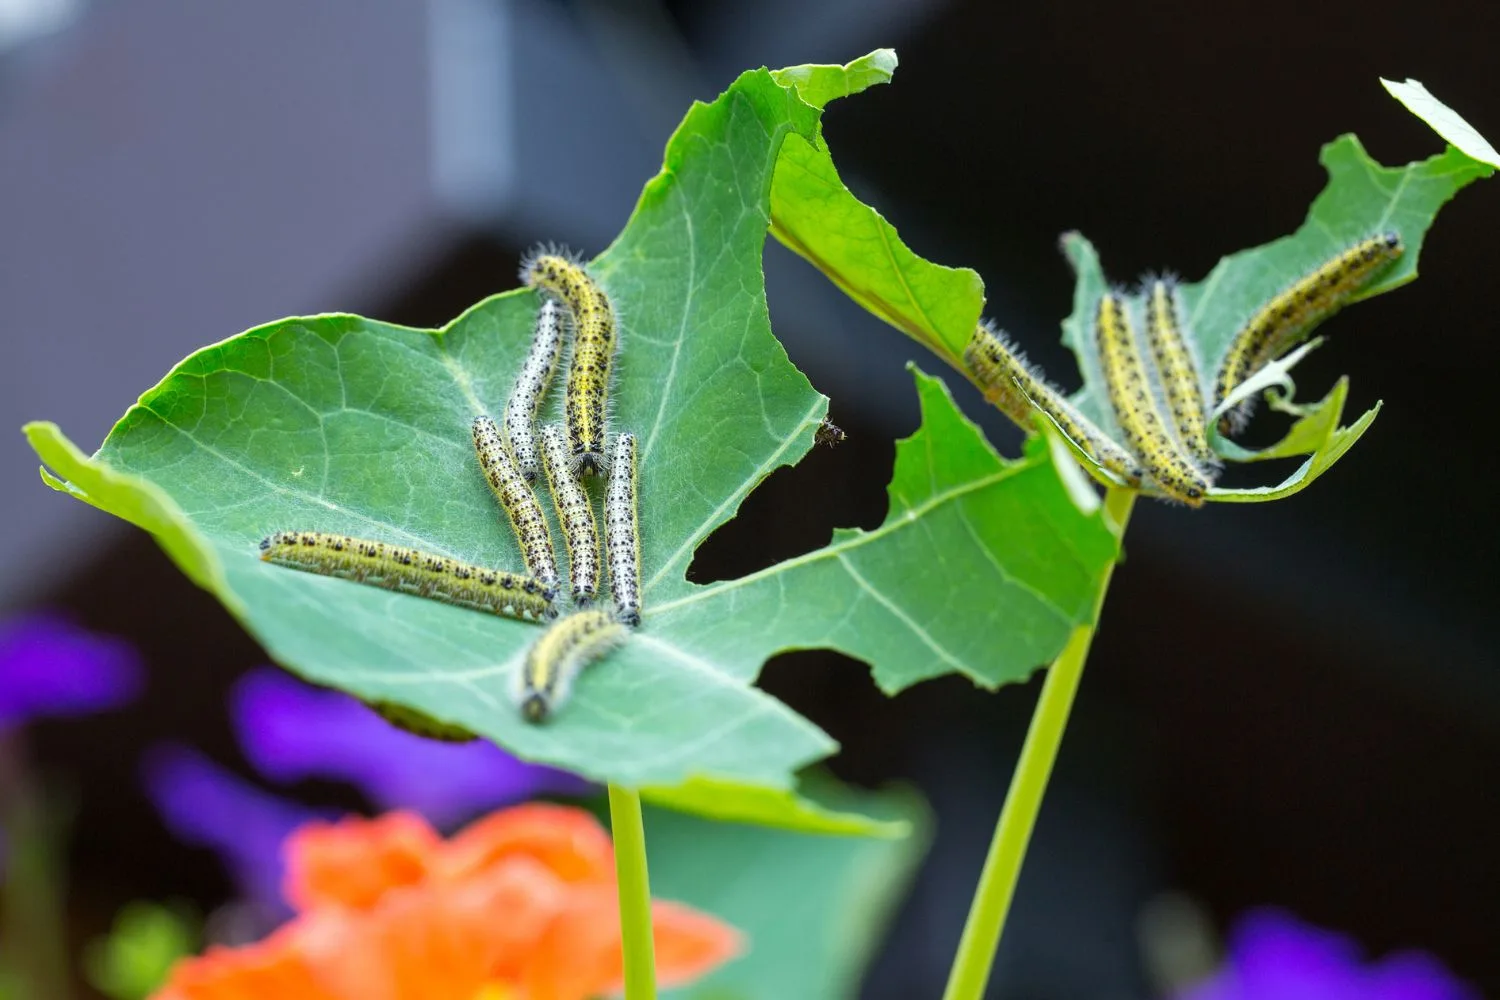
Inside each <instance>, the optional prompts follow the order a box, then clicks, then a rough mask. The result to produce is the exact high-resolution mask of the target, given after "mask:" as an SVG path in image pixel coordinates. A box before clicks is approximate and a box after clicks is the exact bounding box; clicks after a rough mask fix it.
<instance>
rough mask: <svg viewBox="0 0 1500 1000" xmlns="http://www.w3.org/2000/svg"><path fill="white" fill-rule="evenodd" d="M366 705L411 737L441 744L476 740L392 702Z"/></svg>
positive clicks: (453, 726) (464, 731) (453, 725)
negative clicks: (419, 737)
mask: <svg viewBox="0 0 1500 1000" xmlns="http://www.w3.org/2000/svg"><path fill="white" fill-rule="evenodd" d="M365 704H366V705H368V706H369V707H370V708H372V709H374V710H375V711H376V712H377V713H379V715H380V717H381V718H382V719H384V720H385V721H386V722H389V723H390V724H391V725H393V726H395V727H396V728H397V729H404V730H406V731H407V732H408V733H411V734H412V735H413V736H421V737H423V738H424V739H429V740H438V741H440V742H443V743H469V742H472V741H473V740H477V739H478V738H479V737H478V735H477V734H475V733H473V732H471V731H470V730H467V729H465V728H464V727H463V726H460V725H458V724H456V723H453V722H440V721H439V720H437V719H434V718H433V717H432V716H430V715H428V714H427V713H426V712H419V711H418V710H417V709H415V708H408V707H407V706H405V705H398V704H397V703H396V702H394V701H366V702H365Z"/></svg>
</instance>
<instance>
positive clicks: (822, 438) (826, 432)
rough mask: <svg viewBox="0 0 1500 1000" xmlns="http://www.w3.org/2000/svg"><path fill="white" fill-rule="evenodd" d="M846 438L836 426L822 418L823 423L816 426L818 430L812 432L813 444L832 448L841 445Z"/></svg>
mask: <svg viewBox="0 0 1500 1000" xmlns="http://www.w3.org/2000/svg"><path fill="white" fill-rule="evenodd" d="M848 436H849V435H847V434H845V433H844V432H843V429H842V428H840V427H839V425H838V424H836V423H834V422H833V421H832V420H829V419H828V418H827V417H824V418H823V422H822V423H820V424H818V429H817V430H815V431H813V444H826V445H827V446H828V447H830V448H832V447H834V446H835V445H838V444H842V443H843V442H844V439H845V438H847V437H848Z"/></svg>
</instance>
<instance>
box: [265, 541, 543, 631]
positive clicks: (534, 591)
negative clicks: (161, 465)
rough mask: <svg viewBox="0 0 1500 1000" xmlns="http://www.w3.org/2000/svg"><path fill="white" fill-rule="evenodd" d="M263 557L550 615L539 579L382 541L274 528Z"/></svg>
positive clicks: (529, 615) (510, 612)
mask: <svg viewBox="0 0 1500 1000" xmlns="http://www.w3.org/2000/svg"><path fill="white" fill-rule="evenodd" d="M260 557H261V559H263V560H264V561H266V562H269V563H275V564H276V565H278V566H286V567H289V568H291V569H300V570H304V571H306V572H308V573H317V574H320V575H322V576H336V577H339V578H340V579H343V580H353V581H354V582H355V583H367V584H370V585H371V586H375V587H384V588H385V589H386V590H394V591H398V592H400V593H403V594H415V595H417V596H418V597H428V598H431V599H433V600H435V601H442V602H444V603H446V604H456V605H458V606H459V607H462V608H471V609H473V610H475V611H488V612H489V613H490V614H495V615H505V616H507V617H510V618H526V619H531V620H533V621H548V620H551V619H553V618H556V617H557V609H556V608H555V607H553V604H552V601H553V599H554V598H555V597H556V592H555V591H554V590H553V589H552V588H551V587H547V586H544V585H543V584H542V582H541V581H540V580H535V579H533V578H531V577H529V576H521V575H520V574H518V573H507V572H505V571H504V570H498V569H486V568H485V567H483V566H473V565H470V564H469V563H465V562H459V561H458V560H457V559H450V558H448V557H447V556H439V555H433V554H432V553H430V552H423V551H422V550H421V549H408V548H403V547H401V546H397V545H387V544H385V543H384V542H372V541H368V540H366V539H362V538H350V537H349V536H348V535H334V534H329V533H327V532H323V531H278V532H275V533H274V534H272V535H270V536H268V537H266V538H263V539H261V543H260Z"/></svg>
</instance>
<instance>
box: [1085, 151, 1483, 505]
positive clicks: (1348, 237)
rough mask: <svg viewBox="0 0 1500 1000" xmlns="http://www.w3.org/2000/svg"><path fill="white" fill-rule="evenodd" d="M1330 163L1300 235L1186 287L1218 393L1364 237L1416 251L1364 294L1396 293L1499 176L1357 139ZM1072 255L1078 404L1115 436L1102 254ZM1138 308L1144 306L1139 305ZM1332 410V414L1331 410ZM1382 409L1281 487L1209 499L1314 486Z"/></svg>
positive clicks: (1233, 260) (1326, 442)
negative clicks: (1450, 224) (1389, 156)
mask: <svg viewBox="0 0 1500 1000" xmlns="http://www.w3.org/2000/svg"><path fill="white" fill-rule="evenodd" d="M1322 162H1323V165H1324V167H1325V168H1326V169H1327V170H1328V174H1329V180H1328V186H1327V187H1325V188H1324V189H1323V192H1322V193H1321V194H1319V195H1318V197H1317V199H1316V200H1315V201H1314V202H1313V205H1312V209H1311V210H1310V211H1309V213H1308V218H1307V221H1306V222H1305V223H1304V224H1303V225H1302V227H1301V228H1299V229H1298V230H1297V232H1296V233H1294V234H1292V235H1291V236H1287V237H1284V238H1282V239H1280V240H1276V241H1275V242H1273V243H1268V244H1266V245H1265V246H1261V247H1256V248H1254V249H1251V250H1245V251H1241V252H1240V253H1237V254H1233V255H1231V256H1228V257H1225V258H1223V259H1222V260H1220V261H1219V263H1218V264H1217V265H1216V266H1215V267H1214V269H1213V270H1212V271H1211V272H1209V274H1208V276H1207V277H1206V278H1204V279H1203V280H1202V281H1200V282H1195V283H1192V284H1185V285H1183V286H1182V287H1181V302H1182V311H1183V320H1184V323H1183V326H1184V329H1185V330H1186V333H1187V336H1188V337H1189V338H1190V340H1191V342H1192V344H1193V345H1194V346H1195V348H1196V352H1197V355H1198V358H1199V361H1200V363H1201V364H1202V365H1203V369H1204V370H1203V376H1204V377H1203V381H1204V384H1205V389H1207V388H1209V387H1211V386H1212V384H1213V376H1214V373H1215V372H1217V371H1218V369H1219V366H1220V365H1221V364H1222V363H1223V360H1224V357H1225V355H1226V354H1227V353H1228V350H1229V346H1230V342H1231V341H1232V340H1233V338H1234V336H1235V334H1236V333H1237V332H1238V331H1239V330H1240V329H1241V328H1242V327H1243V326H1244V324H1245V322H1246V321H1247V320H1248V319H1249V318H1250V317H1251V316H1252V315H1253V314H1254V313H1255V311H1256V310H1258V309H1259V308H1260V307H1261V306H1262V305H1264V304H1265V303H1266V302H1268V301H1269V300H1270V299H1271V298H1273V297H1274V296H1275V295H1276V294H1277V293H1279V292H1281V291H1282V290H1283V289H1284V288H1286V287H1287V286H1288V285H1290V284H1292V283H1293V282H1294V281H1296V280H1297V279H1298V278H1300V277H1302V276H1303V275H1305V274H1307V273H1308V272H1309V271H1311V270H1312V269H1313V268H1315V267H1316V266H1317V265H1319V264H1321V263H1322V262H1324V261H1326V260H1328V259H1329V258H1330V257H1332V256H1334V255H1335V254H1337V253H1339V252H1340V251H1342V250H1344V249H1346V248H1347V247H1348V246H1350V245H1351V244H1353V243H1355V242H1357V241H1358V240H1360V239H1363V238H1365V237H1367V236H1370V235H1371V234H1373V233H1381V232H1386V231H1395V232H1397V233H1399V234H1400V235H1401V237H1402V240H1403V241H1404V243H1405V246H1406V251H1405V253H1404V254H1403V255H1402V256H1401V258H1400V259H1398V260H1397V261H1396V262H1395V263H1394V264H1393V265H1391V266H1390V267H1388V268H1387V269H1385V270H1384V271H1382V272H1380V273H1379V275H1378V276H1377V277H1376V278H1375V279H1374V280H1373V281H1372V282H1371V283H1370V284H1369V285H1368V286H1367V287H1365V288H1363V289H1362V290H1361V291H1360V293H1359V295H1358V296H1357V298H1358V299H1359V300H1363V299H1368V298H1370V297H1372V296H1375V295H1379V294H1381V293H1383V292H1387V291H1390V290H1391V289H1393V288H1397V287H1399V286H1401V285H1403V284H1406V283H1407V282H1408V281H1411V280H1412V279H1413V278H1415V277H1416V273H1417V261H1418V258H1419V257H1420V254H1421V247H1422V242H1423V240H1424V238H1425V236H1426V232H1427V229H1428V227H1429V226H1431V224H1432V221H1433V219H1434V218H1435V217H1436V215H1437V212H1438V210H1439V209H1440V208H1441V207H1442V206H1443V204H1444V203H1446V202H1447V201H1448V200H1449V199H1450V198H1452V197H1453V195H1454V194H1455V193H1457V192H1458V191H1459V190H1460V189H1461V188H1462V187H1464V186H1465V185H1466V184H1468V183H1470V182H1471V181H1473V180H1476V179H1478V178H1480V177H1485V176H1488V174H1489V173H1490V172H1491V171H1490V169H1489V168H1487V167H1485V166H1483V165H1482V164H1479V163H1476V162H1475V161H1474V160H1472V159H1470V158H1469V157H1467V156H1465V155H1464V154H1462V153H1460V152H1458V151H1457V150H1449V151H1448V152H1446V153H1443V154H1441V155H1438V156H1434V157H1431V158H1430V159H1427V160H1423V161H1420V162H1417V163H1411V164H1408V165H1407V166H1405V167H1399V168H1389V167H1382V166H1381V165H1380V164H1378V163H1376V162H1375V161H1374V160H1372V159H1371V158H1370V157H1369V156H1368V154H1366V153H1365V151H1364V149H1363V148H1362V147H1361V146H1360V144H1359V141H1358V140H1357V139H1355V138H1354V137H1353V136H1344V137H1343V138H1341V139H1338V140H1336V141H1335V142H1332V143H1330V144H1328V145H1327V146H1326V147H1324V149H1323V157H1322ZM1063 250H1064V253H1065V254H1066V255H1067V257H1068V259H1069V261H1070V262H1072V264H1073V268H1074V270H1075V272H1076V273H1077V283H1076V285H1075V291H1074V309H1073V314H1072V315H1071V316H1069V317H1068V319H1067V320H1065V321H1064V323H1063V342H1064V343H1065V344H1067V345H1068V346H1069V347H1070V348H1072V350H1073V353H1074V355H1075V356H1076V357H1077V359H1078V366H1079V368H1080V370H1081V371H1082V373H1083V382H1084V387H1083V388H1082V389H1081V390H1080V391H1079V392H1078V393H1077V394H1076V395H1075V396H1074V397H1073V401H1074V403H1075V404H1076V405H1077V406H1078V408H1079V409H1080V410H1082V411H1083V412H1084V413H1086V414H1087V415H1089V416H1090V417H1092V418H1093V419H1094V420H1095V421H1096V422H1098V423H1099V424H1100V425H1101V426H1103V427H1105V428H1108V429H1111V430H1114V429H1115V421H1114V415H1113V414H1112V413H1111V412H1110V408H1109V404H1108V399H1107V396H1106V393H1105V392H1104V390H1103V385H1104V381H1103V370H1102V367H1101V365H1100V363H1099V355H1098V351H1097V349H1096V347H1095V344H1094V338H1093V337H1092V336H1091V333H1092V316H1093V312H1094V309H1095V308H1096V306H1097V303H1098V301H1099V297H1100V296H1101V295H1102V294H1103V293H1104V289H1105V288H1106V287H1107V285H1108V281H1107V277H1106V274H1105V271H1104V268H1103V266H1102V265H1101V263H1100V260H1099V255H1098V253H1097V252H1096V251H1095V249H1094V247H1093V245H1092V244H1090V243H1089V242H1088V240H1086V239H1084V238H1083V237H1082V236H1081V235H1079V234H1077V233H1069V234H1068V235H1067V236H1065V237H1064V238H1063ZM1136 308H1137V309H1143V305H1141V304H1140V303H1139V300H1137V307H1136ZM1358 314H1359V313H1358V308H1356V309H1355V310H1354V312H1353V314H1352V316H1351V317H1349V318H1346V319H1343V320H1341V321H1340V323H1339V324H1337V326H1336V327H1335V329H1346V328H1348V326H1349V324H1350V322H1351V321H1352V319H1353V317H1356V316H1358ZM1334 343H1335V344H1337V343H1338V341H1337V340H1335V341H1334ZM1339 398H1340V406H1339V407H1338V409H1339V411H1340V412H1342V395H1340V397H1339ZM1377 409H1378V408H1377ZM1324 412H1325V416H1326V412H1327V411H1326V410H1325V411H1324ZM1375 412H1376V411H1375V410H1372V411H1370V412H1369V413H1367V414H1365V415H1364V416H1363V417H1361V418H1360V420H1359V421H1358V422H1357V423H1356V424H1355V426H1354V427H1351V428H1347V429H1346V430H1345V431H1343V432H1340V433H1339V434H1336V435H1330V436H1328V437H1325V438H1324V439H1322V443H1321V444H1320V446H1319V447H1320V448H1321V449H1322V450H1321V451H1317V452H1316V453H1315V454H1314V455H1313V457H1312V458H1311V459H1309V461H1308V463H1307V465H1306V466H1305V467H1304V469H1302V470H1300V471H1299V473H1298V474H1297V475H1295V476H1293V477H1292V479H1291V480H1288V481H1287V482H1285V483H1282V484H1281V485H1280V486H1276V487H1266V488H1263V489H1255V490H1218V489H1216V490H1213V491H1211V492H1210V493H1209V496H1208V499H1209V500H1222V501H1225V502H1234V503H1243V502H1246V498H1247V497H1250V498H1253V499H1255V500H1270V499H1278V498H1280V497H1283V496H1287V495H1289V494H1290V493H1294V492H1296V491H1297V490H1300V489H1302V488H1304V487H1305V486H1307V485H1308V484H1309V483H1310V482H1311V481H1312V479H1313V478H1315V477H1316V476H1317V475H1320V474H1321V473H1322V472H1323V471H1326V469H1327V468H1328V467H1329V466H1331V465H1332V464H1333V462H1334V461H1336V460H1337V459H1338V457H1340V456H1341V455H1343V453H1344V452H1345V451H1347V450H1348V448H1349V446H1350V445H1352V444H1353V443H1354V441H1355V440H1356V439H1357V438H1358V437H1359V435H1360V434H1362V433H1363V432H1364V429H1365V428H1366V427H1368V426H1369V422H1370V421H1371V420H1373V419H1374V417H1375ZM1298 440H1299V441H1305V440H1307V435H1306V434H1305V433H1303V434H1301V435H1299V436H1298ZM1215 441H1216V443H1217V445H1218V450H1219V454H1220V455H1221V456H1222V457H1224V458H1226V459H1228V460H1230V461H1244V460H1245V458H1244V457H1243V456H1244V454H1245V453H1244V452H1243V449H1239V448H1235V447H1226V445H1227V444H1228V443H1227V442H1225V441H1224V440H1223V439H1222V438H1218V437H1217V435H1216V436H1215ZM1278 447H1280V446H1278ZM1301 453H1303V452H1295V454H1301ZM1286 454H1294V452H1286Z"/></svg>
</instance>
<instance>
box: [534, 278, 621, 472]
mask: <svg viewBox="0 0 1500 1000" xmlns="http://www.w3.org/2000/svg"><path fill="white" fill-rule="evenodd" d="M521 276H522V278H523V280H524V281H525V282H526V284H528V285H530V286H531V287H532V288H540V289H543V290H544V291H547V292H550V293H552V294H553V295H556V296H557V297H558V298H560V299H562V301H563V304H564V305H566V306H567V307H568V310H569V312H571V313H572V314H573V353H572V357H571V358H570V359H569V362H568V381H567V386H566V395H565V398H564V406H563V413H564V417H565V421H566V424H567V429H568V444H569V445H571V446H572V451H573V465H574V467H575V468H576V469H577V470H578V472H579V473H580V474H581V475H585V476H590V475H603V474H604V473H605V467H604V432H605V416H606V413H605V406H606V403H607V401H608V396H609V371H610V365H611V364H612V363H613V362H614V355H615V341H616V339H617V336H616V335H617V331H616V329H615V326H616V324H615V309H614V305H613V303H611V302H610V298H609V295H607V294H606V293H605V291H604V289H603V288H601V287H600V286H599V283H598V282H596V281H595V280H594V279H593V278H591V277H589V274H588V272H587V271H585V270H584V269H583V267H582V265H580V264H578V263H577V262H576V261H573V260H571V259H569V258H568V257H566V256H564V255H562V254H557V253H540V252H538V253H535V254H534V255H533V256H532V257H531V258H530V259H529V260H527V261H526V263H525V264H523V265H522V269H521Z"/></svg>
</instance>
